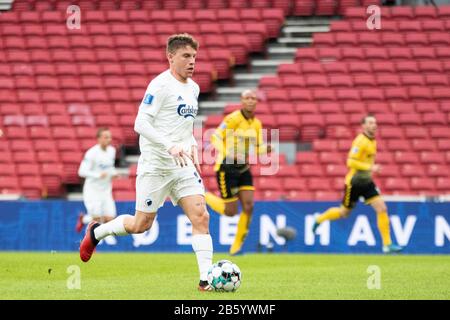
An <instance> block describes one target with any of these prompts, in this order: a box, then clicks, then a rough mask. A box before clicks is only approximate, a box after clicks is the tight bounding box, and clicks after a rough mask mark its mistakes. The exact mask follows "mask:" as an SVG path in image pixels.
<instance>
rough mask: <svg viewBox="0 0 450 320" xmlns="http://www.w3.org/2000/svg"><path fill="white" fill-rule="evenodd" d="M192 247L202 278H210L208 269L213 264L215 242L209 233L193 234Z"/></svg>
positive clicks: (204, 279) (203, 279)
mask: <svg viewBox="0 0 450 320" xmlns="http://www.w3.org/2000/svg"><path fill="white" fill-rule="evenodd" d="M192 249H194V252H195V255H196V256H197V263H198V269H199V271H200V280H202V281H206V280H207V279H208V269H209V267H210V266H211V264H212V258H213V244H212V238H211V235H209V234H194V235H193V236H192Z"/></svg>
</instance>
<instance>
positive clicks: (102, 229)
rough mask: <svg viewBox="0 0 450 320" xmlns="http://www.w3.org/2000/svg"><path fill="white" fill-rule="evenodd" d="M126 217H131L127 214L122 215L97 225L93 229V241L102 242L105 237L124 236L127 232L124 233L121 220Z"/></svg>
mask: <svg viewBox="0 0 450 320" xmlns="http://www.w3.org/2000/svg"><path fill="white" fill-rule="evenodd" d="M126 217H132V216H131V215H129V214H123V215H120V216H118V217H117V218H115V219H114V220H111V221H109V222H107V223H104V224H101V225H99V226H98V227H97V228H95V229H94V234H95V239H97V240H102V239H104V238H105V237H107V236H125V235H127V234H128V232H126V231H125V226H124V225H123V220H124V219H125V218H126Z"/></svg>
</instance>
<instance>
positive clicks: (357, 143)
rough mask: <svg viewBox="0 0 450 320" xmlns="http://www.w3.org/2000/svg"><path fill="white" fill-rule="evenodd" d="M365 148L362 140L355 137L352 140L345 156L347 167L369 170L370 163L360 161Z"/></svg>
mask: <svg viewBox="0 0 450 320" xmlns="http://www.w3.org/2000/svg"><path fill="white" fill-rule="evenodd" d="M365 149H366V145H365V144H364V141H363V140H362V139H359V138H356V139H355V140H354V141H353V143H352V147H351V149H350V151H349V153H348V158H347V166H348V167H349V168H352V169H355V170H364V171H368V170H370V167H371V164H370V163H366V162H364V161H362V160H363V155H364V153H365Z"/></svg>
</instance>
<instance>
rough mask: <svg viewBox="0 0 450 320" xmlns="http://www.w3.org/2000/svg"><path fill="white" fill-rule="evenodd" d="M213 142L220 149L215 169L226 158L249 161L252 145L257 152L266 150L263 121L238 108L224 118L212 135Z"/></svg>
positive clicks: (217, 169)
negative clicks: (245, 114)
mask: <svg viewBox="0 0 450 320" xmlns="http://www.w3.org/2000/svg"><path fill="white" fill-rule="evenodd" d="M211 143H212V144H213V145H214V147H215V148H216V149H217V150H218V155H217V158H216V164H215V166H214V171H219V168H220V165H221V164H222V163H223V161H224V160H225V159H229V160H230V161H231V163H233V161H236V160H239V163H242V162H241V161H245V163H247V161H248V157H249V154H250V151H251V148H252V147H254V148H256V152H257V153H263V152H264V150H266V146H265V145H264V141H263V135H262V124H261V121H259V119H257V118H256V117H254V118H246V117H245V116H244V114H243V113H242V111H241V110H236V111H234V112H232V113H230V114H229V115H227V116H226V117H225V118H224V119H223V121H222V123H221V124H220V125H219V127H217V129H216V130H215V132H214V134H213V135H212V136H211ZM227 162H228V161H227Z"/></svg>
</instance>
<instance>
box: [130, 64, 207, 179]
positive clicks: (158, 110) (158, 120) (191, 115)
mask: <svg viewBox="0 0 450 320" xmlns="http://www.w3.org/2000/svg"><path fill="white" fill-rule="evenodd" d="M199 93H200V88H199V86H198V85H197V83H195V82H194V81H193V80H192V79H190V78H188V81H187V83H182V82H180V81H178V80H177V79H176V78H175V77H174V76H173V75H172V74H171V73H170V70H166V71H164V72H162V73H161V74H159V75H158V76H157V77H156V78H154V79H153V80H152V81H151V82H150V84H149V85H148V87H147V90H146V91H145V96H144V99H143V100H142V102H141V105H140V106H139V113H147V114H149V115H151V116H152V117H153V122H152V126H153V127H154V128H155V130H156V131H157V132H158V134H160V135H161V136H163V137H165V138H166V139H167V140H168V141H170V142H172V143H174V144H176V145H181V146H182V147H183V149H184V150H185V151H186V152H188V153H190V149H191V146H192V145H193V144H194V143H195V139H194V138H193V126H194V119H195V117H196V115H197V111H198V95H199ZM139 147H140V150H141V155H140V157H139V162H138V169H137V173H138V174H141V173H144V172H148V173H155V172H156V173H161V172H162V171H164V170H171V169H175V168H177V165H176V164H175V161H174V159H173V157H172V156H171V155H170V154H169V153H168V152H167V150H164V147H163V146H162V145H160V144H158V145H157V144H154V143H152V142H151V141H149V140H148V139H147V138H145V137H143V136H142V135H141V136H140V137H139Z"/></svg>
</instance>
